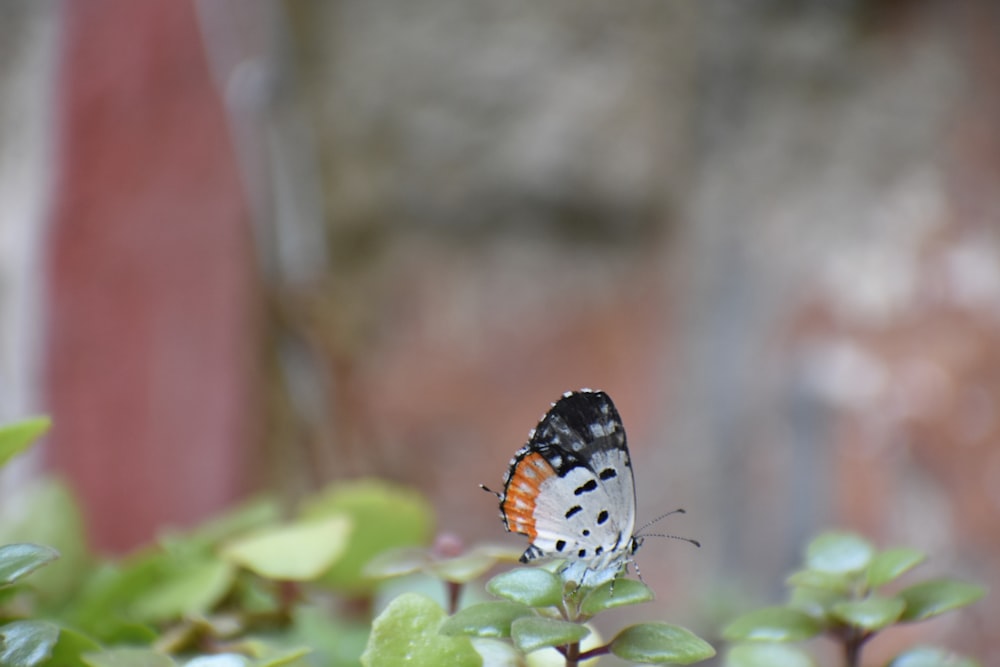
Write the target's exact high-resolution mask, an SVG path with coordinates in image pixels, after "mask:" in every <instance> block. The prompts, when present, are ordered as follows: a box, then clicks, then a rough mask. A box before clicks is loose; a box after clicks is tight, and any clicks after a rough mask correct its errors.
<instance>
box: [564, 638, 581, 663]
mask: <svg viewBox="0 0 1000 667" xmlns="http://www.w3.org/2000/svg"><path fill="white" fill-rule="evenodd" d="M579 664H580V642H573V643H572V644H569V645H567V646H566V667H577V666H578V665H579Z"/></svg>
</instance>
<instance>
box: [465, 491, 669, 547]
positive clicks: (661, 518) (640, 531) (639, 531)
mask: <svg viewBox="0 0 1000 667" xmlns="http://www.w3.org/2000/svg"><path fill="white" fill-rule="evenodd" d="M479 486H483V485H482V484H480V485H479ZM483 488H484V489H485V488H486V487H485V486H483ZM672 514H687V512H685V511H684V508H682V507H678V508H677V509H675V510H674V511H672V512H667V513H666V514H661V515H660V516H658V517H656V518H655V519H653V520H652V521H647V522H646V523H645V524H643V526H642V528H640V529H639V530H637V531H635V534H636V535H642V531H644V530H646V529H647V528H649V527H650V526H652V525H653V524H654V523H656V522H657V521H662V520H663V519H666V518H667V517H668V516H670V515H672Z"/></svg>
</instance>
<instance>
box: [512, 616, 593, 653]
mask: <svg viewBox="0 0 1000 667" xmlns="http://www.w3.org/2000/svg"><path fill="white" fill-rule="evenodd" d="M589 634H590V629H589V628H587V627H586V626H585V625H581V624H579V623H570V622H569V621H560V620H558V619H555V618H543V617H541V616H531V617H527V616H524V617H521V618H519V619H516V620H515V621H514V622H513V623H511V625H510V636H511V638H512V639H513V640H514V643H515V644H516V645H517V647H518V648H519V649H521V650H522V651H524V652H525V653H530V652H532V651H536V650H538V649H540V648H545V647H546V646H565V645H566V644H572V643H573V642H578V641H580V640H581V639H583V638H584V637H586V636H587V635H589Z"/></svg>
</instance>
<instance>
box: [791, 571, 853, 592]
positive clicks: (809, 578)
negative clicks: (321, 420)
mask: <svg viewBox="0 0 1000 667" xmlns="http://www.w3.org/2000/svg"><path fill="white" fill-rule="evenodd" d="M785 583H786V584H788V585H789V586H795V587H798V588H815V589H817V590H825V591H831V592H833V593H839V594H845V593H847V592H848V591H850V590H851V586H852V584H853V583H854V582H853V578H852V577H851V575H849V574H839V573H833V572H822V571H820V570H799V571H798V572H793V573H792V574H790V575H789V576H788V578H787V579H785Z"/></svg>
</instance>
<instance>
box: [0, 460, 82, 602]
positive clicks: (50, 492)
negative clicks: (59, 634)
mask: <svg viewBox="0 0 1000 667" xmlns="http://www.w3.org/2000/svg"><path fill="white" fill-rule="evenodd" d="M17 499H18V506H19V509H20V510H22V511H19V512H17V514H16V516H12V517H10V520H6V521H4V522H2V524H0V544H13V543H18V542H27V543H32V544H44V545H46V546H49V547H52V548H53V549H55V550H56V551H58V552H59V560H58V562H55V563H52V564H50V565H49V566H47V567H44V568H42V569H40V570H38V571H36V572H35V573H34V574H32V575H31V579H30V582H31V588H32V589H33V590H35V591H37V592H38V597H39V599H40V601H41V602H42V603H43V604H44V605H45V606H46V607H47V608H50V609H61V608H64V607H65V606H67V605H68V604H71V603H72V602H73V601H74V600H75V597H76V595H77V593H78V590H79V586H80V582H81V581H86V580H87V578H88V576H89V574H90V572H91V571H92V570H93V565H92V562H91V556H90V554H89V552H88V551H87V538H86V535H85V531H84V526H83V518H82V516H81V514H80V509H79V504H78V503H77V501H76V499H75V498H74V497H73V495H72V494H71V493H70V492H69V490H68V489H67V488H66V486H65V485H64V484H61V483H60V482H58V481H56V480H54V479H50V478H42V479H39V480H37V481H35V482H33V483H32V484H31V485H30V486H28V487H27V488H26V489H24V490H22V491H19V492H18V498H17Z"/></svg>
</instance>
